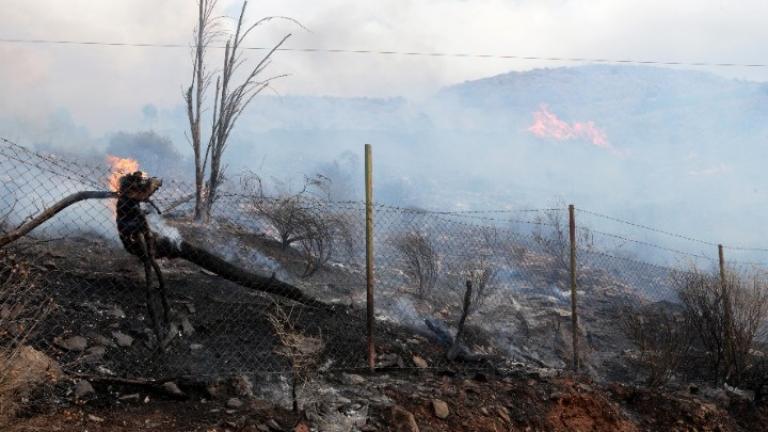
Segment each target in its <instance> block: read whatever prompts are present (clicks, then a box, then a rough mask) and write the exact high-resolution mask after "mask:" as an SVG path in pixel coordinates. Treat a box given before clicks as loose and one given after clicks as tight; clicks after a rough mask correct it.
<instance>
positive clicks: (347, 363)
mask: <svg viewBox="0 0 768 432" xmlns="http://www.w3.org/2000/svg"><path fill="white" fill-rule="evenodd" d="M253 241H254V242H255V243H254V244H260V242H261V244H262V246H263V247H264V248H269V247H273V248H274V247H275V245H274V244H273V243H269V242H267V241H264V240H263V239H262V240H260V239H253ZM15 249H16V252H17V253H19V254H22V255H24V256H26V257H28V258H29V260H30V261H31V263H32V266H33V268H34V269H35V273H36V274H37V275H38V276H39V277H40V278H41V279H40V281H39V282H38V283H39V286H40V288H41V289H42V290H43V291H44V294H45V295H47V296H50V297H51V298H52V299H53V301H54V305H55V307H54V308H53V310H52V311H51V314H50V315H49V317H48V318H47V319H46V320H44V321H43V322H42V323H41V324H40V327H38V329H37V332H36V336H35V337H34V338H33V339H32V340H30V341H29V342H30V344H31V345H32V346H33V347H35V348H36V349H38V350H40V351H42V352H44V353H45V354H47V355H48V356H50V357H51V358H53V359H54V360H55V361H56V362H57V363H58V364H59V365H60V366H61V367H62V369H63V370H64V372H65V374H66V377H65V378H63V379H61V380H59V382H58V383H56V384H55V385H53V386H51V387H46V388H44V389H30V392H29V393H28V394H27V396H25V397H26V399H25V400H24V403H23V404H22V406H21V410H20V411H19V415H20V418H18V419H17V421H16V422H15V424H14V425H13V427H12V428H11V429H10V430H11V431H14V432H15V431H46V430H57V431H82V430H89V431H113V430H123V431H134V430H136V431H138V430H158V431H170V432H175V431H198V430H199V431H222V432H223V431H251V430H252V431H262V432H264V431H278V430H286V431H305V430H324V431H335V430H349V431H355V430H359V431H401V430H406V431H416V430H418V431H486V430H487V431H502V430H510V431H518V430H519V431H645V430H647V431H658V430H673V431H677V430H679V431H692V430H721V431H742V430H743V431H747V430H750V431H751V430H765V429H766V428H765V424H766V421H768V409H767V408H766V407H765V406H764V405H755V404H754V403H752V402H749V401H746V400H743V399H740V398H738V397H737V395H728V394H723V393H718V394H717V397H715V398H712V397H708V398H706V399H705V398H703V397H701V396H700V395H697V394H693V393H692V392H691V391H690V390H689V389H687V388H686V389H679V390H676V391H667V392H653V391H649V390H643V389H639V388H636V387H632V386H626V385H619V384H599V383H595V382H592V381H591V380H590V379H588V378H573V377H569V376H567V375H563V374H562V372H561V371H558V370H556V369H551V368H546V367H539V368H532V367H527V366H522V365H520V364H511V363H509V362H507V361H504V360H503V359H502V358H501V357H499V356H494V355H489V356H484V357H483V358H484V360H483V361H482V362H481V363H461V362H457V363H448V362H447V361H446V360H445V354H444V353H445V347H444V346H443V345H441V344H440V343H438V342H437V341H436V340H435V338H434V337H430V335H429V334H423V333H419V332H418V331H416V330H415V329H414V328H412V327H406V326H402V325H398V324H396V323H395V322H393V321H388V320H383V321H379V322H378V323H377V333H376V343H377V354H378V358H379V366H380V368H379V369H378V371H377V372H376V373H373V374H370V373H367V372H366V371H367V369H366V367H365V366H366V361H365V353H366V340H365V333H364V329H365V326H364V324H365V323H364V321H363V317H364V313H363V310H361V309H360V308H358V307H352V306H349V305H347V304H343V303H339V304H338V305H337V306H336V307H335V309H333V310H325V309H314V308H307V307H303V306H299V305H294V308H293V309H292V312H291V313H292V317H293V319H294V322H295V325H296V328H297V329H298V330H299V331H301V332H302V333H305V334H307V335H312V336H316V337H319V338H321V339H322V341H323V349H322V352H321V354H320V359H319V361H318V366H317V367H316V368H315V369H313V373H312V376H311V377H310V378H308V379H307V381H306V382H302V384H303V385H302V386H300V388H299V390H298V401H299V408H300V412H299V413H297V412H293V411H291V410H290V408H291V402H292V399H291V396H290V395H291V392H290V381H291V377H292V374H291V368H290V365H289V362H288V361H287V360H286V359H285V358H284V357H282V356H281V355H280V354H279V353H278V352H277V351H276V349H277V348H278V347H279V343H278V340H277V338H276V336H275V334H274V330H273V328H272V327H271V326H270V324H269V323H268V320H267V314H268V313H269V312H270V311H271V310H272V308H273V307H274V300H275V299H273V298H271V297H269V296H266V295H263V294H261V293H258V292H254V291H251V290H248V289H244V288H242V287H240V286H238V285H234V284H232V283H229V282H227V281H225V280H223V279H222V278H220V277H218V276H216V275H212V274H208V273H206V272H204V271H201V269H199V268H197V267H195V266H193V265H190V264H187V263H185V262H183V261H175V262H174V261H171V262H163V263H162V266H163V269H164V272H165V275H166V279H167V285H168V290H169V295H170V299H171V303H172V305H173V310H174V313H173V319H172V321H173V326H174V333H175V335H176V336H175V338H174V339H173V340H172V342H171V344H170V345H169V346H168V348H167V350H166V351H165V352H160V351H158V350H157V349H156V344H155V341H154V340H153V338H154V336H153V334H152V331H151V330H150V327H151V326H150V325H149V324H148V321H147V311H146V307H145V301H146V298H145V288H144V278H143V272H142V269H141V265H140V264H139V263H138V261H137V260H136V258H134V257H131V256H129V255H127V254H125V253H124V252H123V251H122V250H121V249H120V248H119V247H118V245H116V244H114V243H111V242H109V241H106V240H103V239H100V238H97V237H88V236H85V237H81V238H69V239H65V240H56V241H48V242H45V243H35V242H27V241H25V242H21V243H19V244H18V245H17V246H16V247H15ZM271 253H272V256H276V257H277V258H275V259H276V260H286V261H289V260H290V259H291V257H290V256H287V257H285V256H283V257H280V256H278V255H277V253H278V252H277V249H274V250H273V251H272V252H271ZM297 265H298V264H297ZM324 277H327V278H328V280H330V278H331V277H332V274H326V275H325V276H324ZM356 279H357V278H356V276H349V279H348V282H349V284H347V287H349V286H350V285H351V284H352V283H354V281H355V280H356ZM319 287H322V285H317V286H315V288H316V289H317V290H318V291H317V292H316V294H319V295H318V297H320V298H325V299H336V300H337V301H338V300H339V299H342V298H343V296H342V294H343V291H340V290H338V289H335V288H334V287H326V288H328V289H320V288H319ZM304 288H306V286H305V287H304ZM309 289H311V287H310V288H309ZM345 289H346V288H345ZM359 289H360V290H362V287H359ZM308 294H312V293H308ZM352 303H354V302H352ZM545 304H547V303H546V301H543V302H542V305H545ZM533 305H534V303H529V304H528V305H523V306H524V307H529V308H530V307H532V306H533ZM155 306H157V305H155ZM284 307H286V308H288V310H290V307H291V306H290V305H287V304H286V305H285V306H284ZM513 309H514V308H513ZM518 309H519V307H518ZM510 312H512V309H511V310H510ZM542 313H545V312H542ZM546 313H550V314H551V313H553V312H551V311H550V312H546ZM554 314H555V315H556V316H557V317H558V319H559V318H563V317H560V316H559V315H557V313H556V312H554ZM511 315H512V316H514V314H511ZM520 319H521V320H522V319H530V317H528V318H526V317H523V318H520ZM558 327H559V326H558ZM529 331H530V334H529V335H528V337H529V338H531V337H536V335H537V333H535V330H530V329H529ZM470 333H472V335H473V338H472V339H473V340H475V341H478V344H479V345H480V346H482V345H489V344H491V342H489V340H488V338H489V335H488V334H486V333H484V332H483V331H480V330H479V329H477V328H472V329H471V331H470ZM563 336H564V335H563ZM474 348H476V347H473V349H474ZM342 370H346V372H342ZM473 371H474V372H473ZM477 371H479V372H477ZM126 379H127V380H126ZM157 380H159V381H157ZM83 381H88V382H90V383H91V384H92V387H93V388H90V389H89V388H87V387H85V388H84V385H83V384H82V383H83ZM131 381H133V382H131ZM169 382H170V383H173V384H174V385H175V386H177V387H178V389H179V390H180V392H179V393H178V394H172V393H173V392H172V391H169V389H168V388H164V387H163V385H165V384H166V383H169Z"/></svg>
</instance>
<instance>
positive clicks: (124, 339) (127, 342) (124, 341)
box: [112, 331, 133, 348]
mask: <svg viewBox="0 0 768 432" xmlns="http://www.w3.org/2000/svg"><path fill="white" fill-rule="evenodd" d="M112 337H114V338H115V341H117V345H118V346H121V347H123V348H128V347H130V346H131V345H133V338H132V337H131V336H128V335H127V334H125V333H123V332H119V331H113V332H112Z"/></svg>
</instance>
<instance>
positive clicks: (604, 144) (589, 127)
mask: <svg viewBox="0 0 768 432" xmlns="http://www.w3.org/2000/svg"><path fill="white" fill-rule="evenodd" d="M528 131H529V132H531V133H532V134H534V135H536V136H537V137H540V138H553V139H556V140H558V141H568V140H573V139H586V140H588V141H589V142H590V143H592V145H594V146H595V147H600V148H602V149H603V150H608V151H609V152H611V153H613V154H615V155H622V154H623V153H624V152H622V151H620V150H618V149H617V148H616V147H614V146H613V145H611V143H610V142H608V136H607V135H606V134H605V132H604V131H603V130H602V129H600V128H598V127H597V126H595V123H594V122H591V121H588V122H585V123H582V122H573V124H569V123H567V122H565V121H563V120H560V119H559V118H558V117H557V115H555V114H554V113H552V112H551V111H549V107H547V106H546V105H542V106H541V108H539V110H538V111H536V112H535V113H533V124H532V125H531V126H530V127H529V128H528Z"/></svg>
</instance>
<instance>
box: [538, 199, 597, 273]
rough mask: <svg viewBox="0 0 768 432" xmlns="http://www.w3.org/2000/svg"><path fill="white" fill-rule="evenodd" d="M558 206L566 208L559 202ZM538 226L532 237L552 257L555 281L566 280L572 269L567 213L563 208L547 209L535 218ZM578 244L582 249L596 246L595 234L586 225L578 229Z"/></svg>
mask: <svg viewBox="0 0 768 432" xmlns="http://www.w3.org/2000/svg"><path fill="white" fill-rule="evenodd" d="M556 208H563V209H564V208H565V205H564V204H558V205H557V207H556ZM535 222H536V228H535V229H534V231H533V234H532V237H533V241H534V242H535V244H536V245H537V246H538V247H539V249H540V250H541V251H542V252H543V253H545V254H546V255H548V256H549V257H551V258H552V260H553V264H554V267H553V275H552V278H553V279H554V280H555V281H561V280H564V279H565V277H566V275H567V274H568V271H569V270H570V266H571V264H570V250H571V249H570V247H571V246H570V236H569V233H568V220H567V213H566V212H565V211H561V210H547V211H545V212H544V213H543V214H540V215H537V216H536V218H535ZM576 236H577V237H576V244H577V245H578V246H579V248H581V249H586V250H590V249H592V248H593V247H594V236H593V235H592V232H591V231H590V230H589V229H588V228H585V227H580V228H579V229H578V230H577V231H576Z"/></svg>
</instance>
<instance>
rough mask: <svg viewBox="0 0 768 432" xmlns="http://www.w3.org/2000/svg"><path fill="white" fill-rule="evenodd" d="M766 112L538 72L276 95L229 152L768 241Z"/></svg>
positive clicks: (427, 197) (635, 82) (655, 77)
mask: <svg viewBox="0 0 768 432" xmlns="http://www.w3.org/2000/svg"><path fill="white" fill-rule="evenodd" d="M150 102H151V101H150ZM766 114H768V84H765V83H758V82H749V81H737V80H731V79H726V78H722V77H719V76H716V75H713V74H710V73H704V72H697V71H687V70H673V69H663V68H654V67H643V66H603V65H593V66H581V67H566V68H555V69H538V70H533V71H528V72H511V73H507V74H503V75H498V76H494V77H489V78H485V79H480V80H476V81H469V82H464V83H461V84H456V85H453V86H450V87H447V88H444V89H442V90H441V91H439V92H438V93H437V94H435V95H433V96H432V97H429V98H426V99H424V100H410V99H408V98H406V97H402V98H389V99H376V98H335V97H314V96H312V97H310V96H306V97H305V96H272V95H269V96H268V95H265V96H262V97H259V98H257V99H256V100H255V101H254V103H253V104H252V105H251V106H250V107H249V109H248V110H247V111H246V113H245V115H244V116H243V117H242V119H241V120H240V123H239V124H238V125H237V127H236V129H235V131H234V132H233V138H232V142H231V149H230V151H229V154H228V162H229V164H230V167H229V169H230V173H236V172H238V171H240V170H242V169H245V168H247V169H251V170H255V171H258V172H261V173H262V174H263V175H264V176H265V177H268V178H269V177H274V178H276V179H279V180H282V181H286V180H287V181H289V183H290V182H291V180H290V179H293V180H292V182H293V184H294V185H297V184H298V182H300V178H301V175H302V174H305V173H312V172H315V171H318V170H321V171H324V172H326V173H328V174H330V175H331V176H332V177H337V182H338V183H345V184H348V185H349V187H346V185H345V187H342V188H340V189H339V190H338V196H337V198H339V199H349V198H359V197H360V187H359V186H360V183H361V181H362V180H361V179H362V174H361V172H360V165H361V163H360V161H359V155H360V154H361V151H362V145H363V144H364V143H371V144H374V148H375V157H376V190H377V198H378V199H379V200H380V201H383V202H389V203H393V204H400V205H414V206H422V207H427V208H439V209H466V208H471V209H496V208H515V207H529V206H532V207H542V206H548V205H550V204H551V203H552V202H553V201H554V200H555V199H558V198H559V199H562V200H564V201H567V202H573V203H575V204H576V205H577V206H580V207H583V208H591V209H594V210H598V211H601V212H603V213H607V214H612V215H616V216H619V217H625V218H628V219H630V220H636V221H639V222H644V223H647V224H653V225H660V226H662V227H665V228H667V229H669V230H672V231H680V232H683V233H687V234H690V235H692V236H696V237H701V238H704V239H706V240H712V241H723V242H727V243H731V244H745V245H753V246H758V245H766V244H768V229H766V228H765V226H764V224H763V223H762V217H761V216H762V215H763V214H765V213H766V211H768V205H767V204H766V198H767V197H768V189H766V187H765V186H764V185H763V184H761V178H764V175H762V174H763V172H764V171H763V168H762V165H763V161H765V160H767V158H766V156H768V148H766V141H767V138H768V125H766V123H765V121H764V118H765V116H766ZM186 121H187V120H186V113H185V110H184V108H183V107H182V106H181V105H179V106H178V107H177V108H175V109H172V110H164V109H156V108H154V107H153V106H152V105H148V106H147V107H145V109H144V113H143V120H142V125H141V127H142V128H144V129H147V128H152V129H155V130H157V131H158V132H159V133H160V134H161V135H167V136H169V137H170V138H171V139H172V140H173V142H174V143H175V145H176V147H177V149H179V150H180V151H182V152H184V153H188V152H189V149H188V148H187V145H186V141H185V138H184V132H185V131H186V129H187V124H186ZM72 129H73V130H78V129H77V128H76V127H74V126H72ZM80 132H81V135H82V131H80ZM17 136H18V135H17ZM24 141H26V140H22V142H24ZM56 141H57V140H56V139H53V138H52V139H51V142H52V145H53V146H54V147H55V146H56V145H57V142H56ZM97 141H98V140H97ZM103 146H104V144H99V143H98V142H97V143H96V144H94V145H93V147H94V148H100V147H101V148H103ZM334 159H337V161H336V162H337V163H335V164H334V163H332V161H333V160H334ZM689 246H690V245H689ZM695 247H697V246H695V245H694V248H695ZM689 249H690V247H689ZM708 252H709V251H708Z"/></svg>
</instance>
